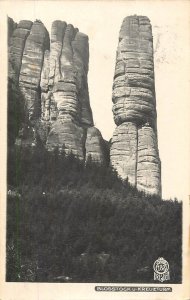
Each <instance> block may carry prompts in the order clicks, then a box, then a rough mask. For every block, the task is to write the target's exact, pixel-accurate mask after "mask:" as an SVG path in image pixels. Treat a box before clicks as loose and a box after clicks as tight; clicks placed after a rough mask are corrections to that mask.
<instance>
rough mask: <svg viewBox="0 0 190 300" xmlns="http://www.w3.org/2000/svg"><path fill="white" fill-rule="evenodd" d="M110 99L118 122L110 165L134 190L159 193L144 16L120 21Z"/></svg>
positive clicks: (151, 78) (151, 69) (150, 64)
mask: <svg viewBox="0 0 190 300" xmlns="http://www.w3.org/2000/svg"><path fill="white" fill-rule="evenodd" d="M112 101H113V115H114V121H115V124H116V125H117V127H116V129H115V131H114V133H113V137H112V140H111V149H110V161H111V164H112V166H113V167H114V169H115V170H116V171H117V172H118V174H119V175H120V177H121V178H123V179H126V178H128V180H129V182H130V183H131V184H132V185H134V186H136V187H137V189H139V190H143V191H145V192H147V193H150V194H157V195H161V163H160V158H159V152H158V142H157V117H156V97H155V82H154V60H153V38H152V28H151V24H150V20H149V19H148V18H147V17H144V16H136V15H135V16H129V17H126V18H125V19H124V20H123V23H122V26H121V29H120V33H119V43H118V48H117V54H116V67H115V75H114V83H113V94H112Z"/></svg>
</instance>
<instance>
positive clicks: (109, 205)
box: [6, 146, 182, 283]
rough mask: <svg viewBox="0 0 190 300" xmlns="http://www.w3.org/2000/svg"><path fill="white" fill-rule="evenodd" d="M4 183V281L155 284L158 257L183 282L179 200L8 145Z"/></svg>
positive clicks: (70, 160) (59, 157)
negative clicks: (5, 188) (5, 191)
mask: <svg viewBox="0 0 190 300" xmlns="http://www.w3.org/2000/svg"><path fill="white" fill-rule="evenodd" d="M7 181H8V189H9V192H8V197H7V274H6V277H7V278H6V279H7V281H38V282H120V283H124V282H128V283H130V282H133V283H135V282H136V283H137V282H141V283H145V282H146V283H153V282H154V276H153V267H152V266H153V263H154V261H155V260H156V259H157V258H158V257H164V258H165V259H166V260H167V261H168V262H169V265H170V278H171V279H170V281H169V283H180V282H181V243H182V241H181V230H182V228H181V227H182V225H181V220H182V218H181V214H182V204H181V202H178V201H177V200H175V201H172V200H167V201H166V200H165V201H163V200H161V199H159V198H158V197H157V196H150V195H145V194H144V193H141V192H138V191H137V190H136V189H134V188H133V187H131V186H130V185H129V184H128V182H122V181H121V180H120V179H119V178H118V177H117V174H116V173H115V172H114V171H113V170H112V169H111V168H108V167H107V166H99V165H96V164H94V163H92V162H91V161H89V162H88V164H87V165H86V166H84V164H83V163H82V162H81V161H79V160H77V159H76V158H74V156H73V155H72V154H71V155H69V156H67V157H66V156H65V153H64V151H63V152H62V153H61V154H59V153H58V151H57V150H56V149H55V151H54V152H48V151H46V150H45V149H44V148H43V147H36V148H35V147H34V148H33V149H31V148H18V147H13V146H12V147H10V148H9V151H8V174H7ZM158 283H159V282H158Z"/></svg>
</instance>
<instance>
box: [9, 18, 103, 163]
mask: <svg viewBox="0 0 190 300" xmlns="http://www.w3.org/2000/svg"><path fill="white" fill-rule="evenodd" d="M8 25H9V26H8V28H9V30H8V45H9V78H10V79H11V80H13V81H14V83H17V84H18V86H19V89H20V92H21V93H22V96H23V99H24V103H23V105H24V107H25V110H26V112H27V118H28V122H27V124H23V128H21V129H20V132H19V135H18V137H17V140H16V144H17V145H26V146H28V145H31V146H35V145H36V143H37V141H39V140H40V141H41V142H42V143H43V144H44V145H45V146H46V147H47V149H48V150H53V149H54V148H55V147H58V148H60V149H62V148H64V150H65V152H66V154H68V153H70V152H72V153H73V154H74V155H75V156H77V157H78V158H79V159H82V160H86V161H87V160H88V159H89V157H91V158H92V160H93V161H96V162H105V161H106V158H105V142H104V140H103V138H102V135H101V133H100V132H99V130H98V129H97V128H95V127H94V124H93V117H92V111H91V107H90V102H89V93H88V80H87V76H88V61H89V46H88V36H87V35H85V34H83V33H81V32H79V30H78V29H77V28H74V27H73V25H71V24H66V22H63V21H59V20H58V21H54V22H53V24H52V29H51V36H50V38H49V33H48V32H47V30H46V28H45V26H44V25H43V23H42V22H41V21H39V20H36V21H35V22H31V21H25V20H24V21H20V22H19V24H18V25H17V24H16V23H14V21H13V20H12V19H10V18H9V19H8Z"/></svg>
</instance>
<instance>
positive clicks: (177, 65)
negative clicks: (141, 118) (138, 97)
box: [2, 0, 190, 199]
mask: <svg viewBox="0 0 190 300" xmlns="http://www.w3.org/2000/svg"><path fill="white" fill-rule="evenodd" d="M13 3H14V4H13ZM2 6H3V5H2ZM4 8H5V6H4ZM5 10H6V12H7V14H8V15H9V16H10V17H12V18H13V19H14V21H16V22H19V21H20V20H21V19H29V20H32V21H34V20H35V19H40V20H41V21H42V22H43V23H44V24H45V26H46V27H47V29H48V30H50V28H51V23H52V21H54V20H63V21H66V22H67V23H71V24H73V25H74V26H75V27H78V28H79V30H80V31H81V32H83V33H86V34H87V35H88V36H89V47H90V61H89V76H88V82H89V93H90V103H91V107H92V111H93V117H94V122H95V126H96V127H98V128H99V129H100V131H101V132H102V135H103V137H104V138H105V139H107V140H109V139H110V138H111V136H112V134H113V131H114V128H115V124H114V122H113V115H112V96H111V95H112V84H113V75H114V68H115V57H116V49H117V44H118V36H119V29H120V26H121V23H122V20H123V19H124V17H126V16H129V15H133V14H137V15H146V16H148V17H149V18H150V20H151V24H152V29H153V38H154V52H155V56H154V62H155V85H156V100H157V114H158V143H159V151H160V158H161V162H162V187H163V197H165V198H170V197H172V198H174V197H178V198H179V199H185V198H186V197H187V195H188V194H189V185H190V184H189V182H190V181H189V166H190V159H189V156H190V155H189V154H190V125H189V124H190V121H189V120H188V118H189V116H190V96H189V95H190V81H189V77H190V76H189V72H190V3H188V1H155V0H154V1H98V2H96V1H76V2H74V1H70V2H66V1H61V2H58V1H54V2H51V1H45V2H40V1H29V2H26V1H22V2H12V1H10V2H7V3H6V9H5Z"/></svg>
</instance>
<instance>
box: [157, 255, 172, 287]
mask: <svg viewBox="0 0 190 300" xmlns="http://www.w3.org/2000/svg"><path fill="white" fill-rule="evenodd" d="M153 269H154V280H159V281H161V282H163V281H165V280H169V279H170V275H169V263H168V262H167V260H165V259H164V258H163V257H159V258H158V259H157V260H156V261H155V262H154V264H153Z"/></svg>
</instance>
